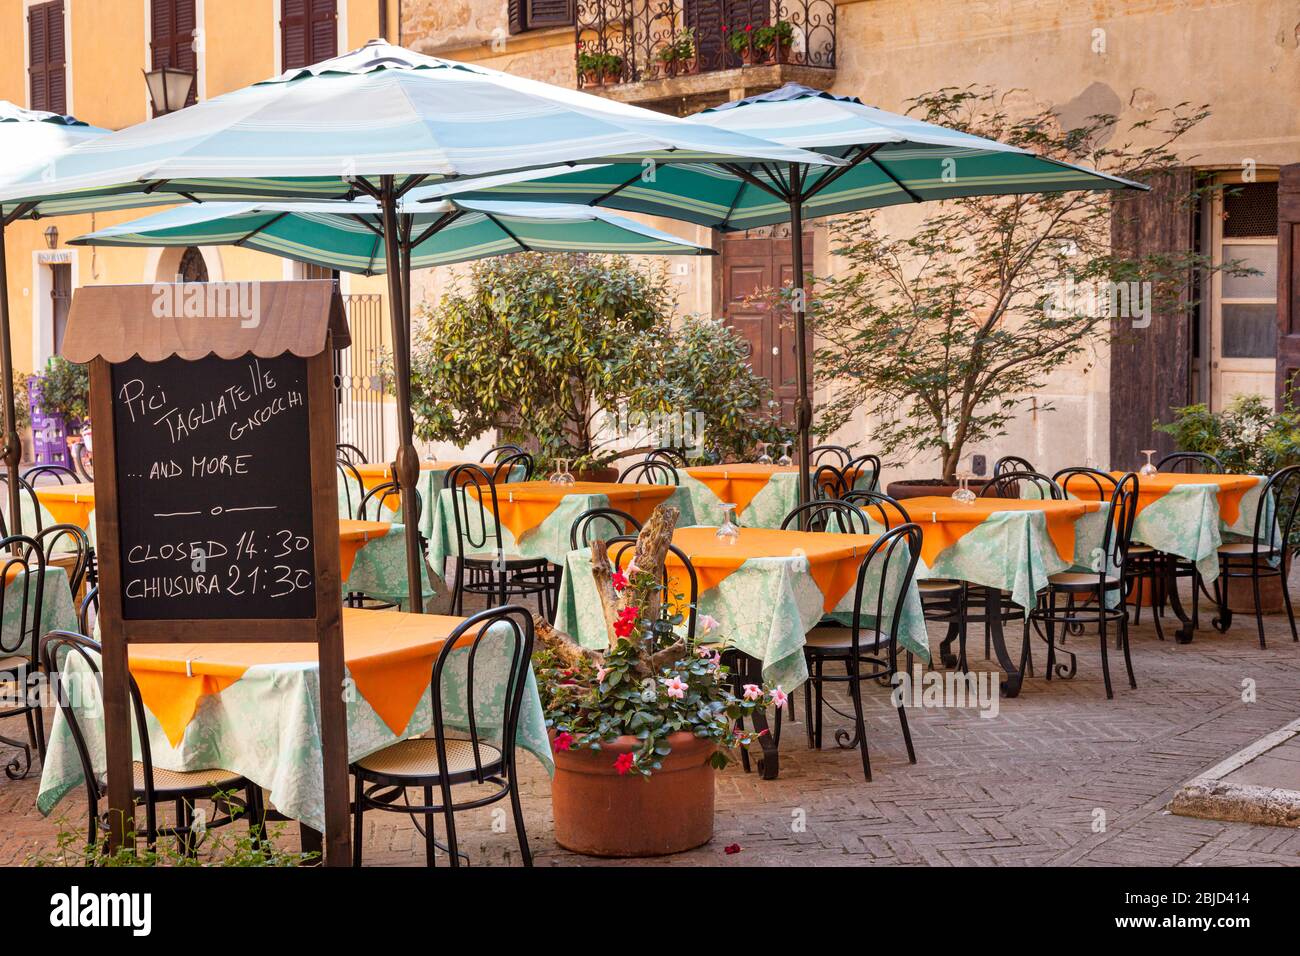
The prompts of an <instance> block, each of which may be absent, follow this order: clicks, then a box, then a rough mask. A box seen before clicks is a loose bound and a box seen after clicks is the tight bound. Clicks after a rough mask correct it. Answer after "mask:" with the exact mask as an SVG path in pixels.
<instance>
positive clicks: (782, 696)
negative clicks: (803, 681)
mask: <svg viewBox="0 0 1300 956" xmlns="http://www.w3.org/2000/svg"><path fill="white" fill-rule="evenodd" d="M789 699H790V696H789V695H788V694H787V693H786V692H785V691H783V690H782V689H781V688H780V687H779V686H778V687H777V689H776V690H774V691H772V703H773V704H775V705H776V708H777V709H778V710H780V709H781V708H782V707H784V706H785V705H786V702H787V701H789Z"/></svg>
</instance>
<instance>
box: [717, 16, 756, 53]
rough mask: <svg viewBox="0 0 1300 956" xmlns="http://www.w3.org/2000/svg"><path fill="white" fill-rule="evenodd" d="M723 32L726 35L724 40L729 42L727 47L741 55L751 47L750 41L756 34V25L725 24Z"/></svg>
mask: <svg viewBox="0 0 1300 956" xmlns="http://www.w3.org/2000/svg"><path fill="white" fill-rule="evenodd" d="M722 32H723V33H724V34H725V35H726V39H725V41H724V42H725V43H726V44H727V49H729V50H730V51H731V52H732V53H734V54H736V55H737V56H740V55H741V54H742V53H744V52H745V51H746V50H748V49H749V44H750V41H751V39H752V38H753V36H754V25H753V24H752V23H746V24H745V25H744V26H743V27H730V28H729V27H726V26H723V28H722Z"/></svg>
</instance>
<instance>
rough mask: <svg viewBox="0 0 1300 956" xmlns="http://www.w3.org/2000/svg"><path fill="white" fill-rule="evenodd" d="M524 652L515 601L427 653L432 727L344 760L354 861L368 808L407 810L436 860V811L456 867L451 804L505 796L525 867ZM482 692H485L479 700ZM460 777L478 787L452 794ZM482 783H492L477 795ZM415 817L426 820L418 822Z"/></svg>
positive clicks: (529, 633) (529, 621) (474, 804)
mask: <svg viewBox="0 0 1300 956" xmlns="http://www.w3.org/2000/svg"><path fill="white" fill-rule="evenodd" d="M479 470H480V471H481V470H482V469H479ZM532 653H533V618H532V615H531V614H530V613H529V612H528V611H527V610H525V609H524V608H522V607H519V606H518V605H510V606H508V607H496V608H489V609H488V610H486V611H480V612H479V613H477V614H475V615H474V616H472V617H470V618H469V619H468V620H466V621H464V622H463V623H461V624H459V625H457V627H456V629H455V630H454V631H452V632H451V634H450V635H449V636H448V637H447V640H446V642H445V643H444V644H443V646H442V650H441V651H440V652H439V653H438V657H437V660H435V661H434V664H433V676H432V679H431V681H430V684H429V697H430V702H431V704H432V707H433V732H432V733H431V734H425V735H424V736H422V737H415V738H411V739H408V740H402V741H398V742H397V743H395V744H393V745H391V746H389V747H385V748H384V749H383V750H380V751H378V752H376V753H373V754H370V755H369V756H367V757H362V758H361V759H360V760H358V761H357V762H356V763H354V764H352V767H351V770H352V776H353V786H354V792H353V811H352V812H353V816H352V828H353V829H352V865H353V866H357V867H359V866H361V857H362V849H363V843H364V837H365V826H364V820H365V812H366V811H367V810H384V811H388V812H390V813H407V814H410V816H411V819H412V820H414V821H415V825H416V828H417V829H418V830H420V833H421V834H422V835H423V836H424V848H425V860H426V861H427V863H428V865H429V866H434V865H435V851H436V849H437V841H436V835H435V832H434V820H435V818H436V816H437V815H438V814H442V817H443V820H444V826H445V828H446V831H447V859H448V862H449V863H450V864H451V865H452V866H453V867H455V866H459V865H460V858H461V854H460V852H459V850H458V841H457V837H456V811H458V810H472V809H476V808H478V807H484V806H488V805H489V804H492V803H496V802H497V801H498V800H502V799H506V798H509V800H510V809H511V811H512V813H513V814H514V822H515V836H516V837H517V838H518V840H519V852H520V854H521V856H522V857H523V862H524V865H525V866H532V865H533V855H532V851H531V850H530V849H529V847H528V834H527V832H526V831H525V830H524V814H523V807H522V806H521V804H520V799H519V781H518V778H517V774H516V770H515V734H516V730H517V728H518V726H519V711H520V709H521V707H522V705H523V698H524V689H525V687H526V686H527V680H528V670H529V667H530V666H531V665H530V659H531V657H532ZM462 663H463V673H464V675H465V676H464V680H463V685H462V687H463V690H462V691H461V692H460V693H459V694H458V697H459V698H460V703H461V705H462V706H463V708H464V713H465V714H466V716H467V725H466V726H465V727H463V728H450V727H448V726H447V722H446V717H445V715H444V713H443V706H442V701H443V693H444V682H445V680H446V679H447V677H448V675H449V674H451V673H452V672H456V673H457V675H459V674H460V673H461V672H462ZM503 678H504V680H503ZM457 680H458V682H459V681H460V677H459V676H458V677H457ZM501 687H503V688H504V689H503V690H502V692H501V696H500V699H496V697H495V694H493V691H494V690H495V689H496V688H501ZM488 694H492V695H493V696H492V697H490V698H487V699H485V695H488ZM485 717H488V718H490V719H488V720H485ZM464 784H474V785H475V786H476V789H474V790H472V791H471V793H470V794H469V795H468V796H467V798H466V799H465V800H463V801H460V802H457V801H456V799H455V795H454V792H453V788H455V787H459V786H462V785H464ZM484 788H490V789H488V792H486V793H484ZM435 789H436V790H437V793H436V794H435V793H434V791H435ZM408 790H418V791H420V793H421V802H420V803H417V804H411V803H409V802H407V791H408ZM417 817H423V818H424V822H423V826H422V827H421V824H420V820H419V819H417Z"/></svg>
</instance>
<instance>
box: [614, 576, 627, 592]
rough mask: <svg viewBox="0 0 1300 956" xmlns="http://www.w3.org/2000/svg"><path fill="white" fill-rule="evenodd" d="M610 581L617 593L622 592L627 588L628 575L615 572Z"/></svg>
mask: <svg viewBox="0 0 1300 956" xmlns="http://www.w3.org/2000/svg"><path fill="white" fill-rule="evenodd" d="M610 581H611V582H612V583H613V585H614V590H615V591H621V590H623V589H624V588H625V587H627V575H626V574H624V573H623V572H622V571H615V572H614V574H613V576H612V577H611V578H610Z"/></svg>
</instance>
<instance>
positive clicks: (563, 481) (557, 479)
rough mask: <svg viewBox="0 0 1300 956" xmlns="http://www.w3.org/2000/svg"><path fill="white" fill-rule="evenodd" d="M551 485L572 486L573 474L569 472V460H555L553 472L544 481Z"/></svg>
mask: <svg viewBox="0 0 1300 956" xmlns="http://www.w3.org/2000/svg"><path fill="white" fill-rule="evenodd" d="M546 480H547V481H549V482H550V483H551V484H553V485H571V484H573V474H572V473H571V472H570V471H569V459H567V458H557V459H555V470H554V471H553V472H551V474H550V476H549V477H548V478H547V479H546Z"/></svg>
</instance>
